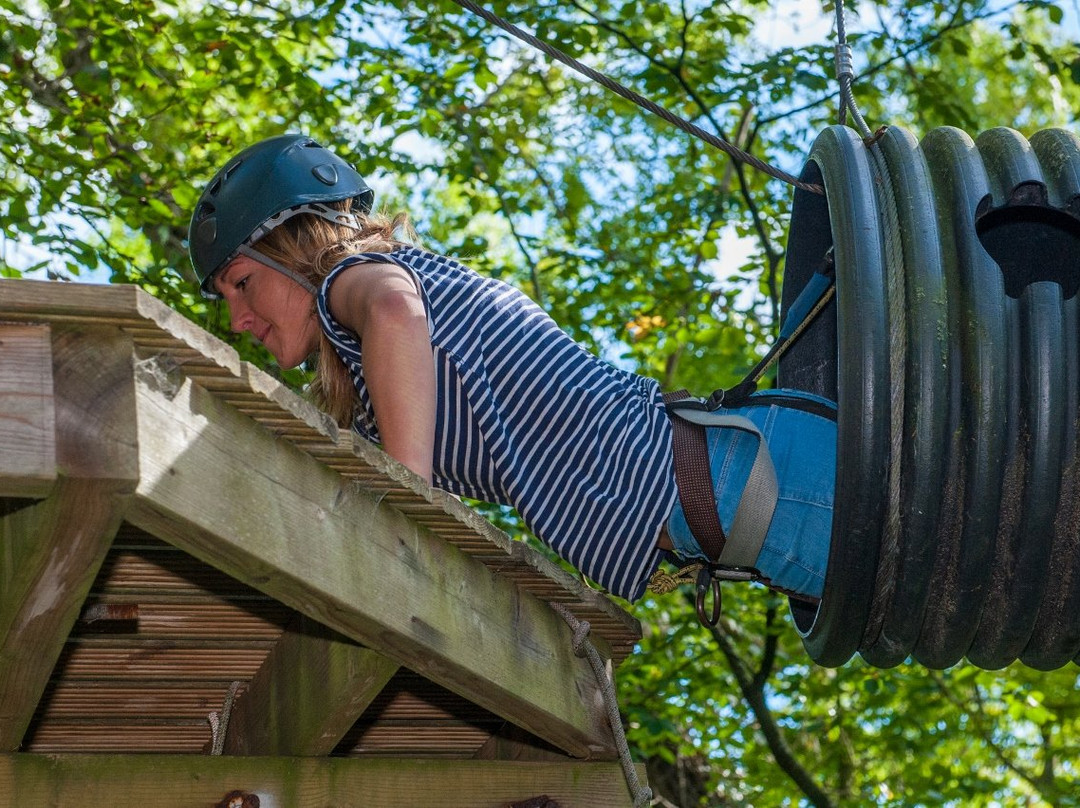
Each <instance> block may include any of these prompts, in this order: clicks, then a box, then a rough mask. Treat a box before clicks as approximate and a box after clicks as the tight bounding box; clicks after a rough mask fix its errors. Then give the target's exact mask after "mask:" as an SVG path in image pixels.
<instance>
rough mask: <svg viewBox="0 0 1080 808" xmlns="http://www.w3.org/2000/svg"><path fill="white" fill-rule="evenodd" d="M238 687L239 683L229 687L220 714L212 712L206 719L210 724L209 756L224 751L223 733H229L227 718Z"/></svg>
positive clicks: (215, 711) (230, 713) (229, 715)
mask: <svg viewBox="0 0 1080 808" xmlns="http://www.w3.org/2000/svg"><path fill="white" fill-rule="evenodd" d="M240 685H241V683H240V682H233V683H232V684H231V685H229V692H228V693H226V694H225V703H224V704H223V705H222V707H221V712H220V713H219V712H218V711H217V710H214V712H212V713H210V714H209V715H208V716H207V717H206V718H207V720H208V721H209V722H210V738H211V742H210V754H211V755H220V754H221V753H222V752H224V751H225V733H227V732H228V731H229V718H230V717H231V716H232V708H233V702H234V701H236V693H237V691H238V690H239V689H240Z"/></svg>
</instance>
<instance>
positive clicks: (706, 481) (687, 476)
mask: <svg viewBox="0 0 1080 808" xmlns="http://www.w3.org/2000/svg"><path fill="white" fill-rule="evenodd" d="M686 398H690V394H689V393H687V392H686V391H685V390H676V391H673V392H671V393H665V394H664V403H665V404H668V403H671V402H673V401H681V400H683V399H686ZM669 415H670V418H671V428H672V438H673V443H674V446H673V454H674V460H675V485H676V487H677V488H678V489H679V502H680V504H681V505H682V509H683V513H684V514H685V515H686V523H687V524H688V525H689V526H690V532H691V533H693V534H694V538H695V539H697V541H698V544H700V545H701V549H702V550H704V551H705V555H707V556H708V557H709V560H710V561H714V562H715V561H717V560H718V559H719V558H720V554H721V553H722V552H723V551H724V544H725V543H726V542H727V536H726V535H725V533H724V528H723V527H722V526H721V524H720V517H719V515H717V513H716V494H715V492H714V491H713V485H712V474H711V473H710V471H709V449H708V444H707V443H706V439H705V427H703V426H701V425H700V424H694V423H691V422H690V421H687V420H686V419H684V418H680V417H679V416H678V414H677V413H673V412H670V411H669Z"/></svg>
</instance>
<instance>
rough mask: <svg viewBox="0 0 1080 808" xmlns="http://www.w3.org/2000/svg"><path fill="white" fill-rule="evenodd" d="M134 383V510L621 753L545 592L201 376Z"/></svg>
mask: <svg viewBox="0 0 1080 808" xmlns="http://www.w3.org/2000/svg"><path fill="white" fill-rule="evenodd" d="M136 387H137V402H138V407H137V409H138V420H139V440H138V445H139V455H140V468H141V472H142V475H141V481H140V483H139V488H138V490H137V492H136V500H135V502H134V503H133V507H132V512H131V515H130V521H131V522H132V523H133V524H135V525H137V526H138V527H140V528H142V529H143V530H146V531H147V532H148V533H151V534H152V535H156V536H158V537H160V538H163V539H165V540H167V541H169V542H171V543H173V544H175V545H176V546H177V547H180V548H181V549H183V550H185V551H187V552H189V553H191V554H192V555H194V556H196V557H197V558H200V559H202V560H203V561H205V562H206V563H208V564H211V565H212V566H214V567H217V568H218V569H220V570H223V571H224V572H226V573H228V574H229V575H231V576H233V577H234V578H236V579H237V580H239V581H241V582H242V583H245V584H248V585H250V586H252V587H254V588H256V589H259V590H260V591H262V592H265V593H266V594H268V595H270V596H272V597H274V598H277V599H278V600H280V601H281V602H282V603H285V604H286V605H288V606H290V607H292V608H294V609H296V610H297V611H299V612H301V613H303V614H305V615H307V616H308V617H311V618H312V619H314V620H316V621H318V622H320V623H322V624H323V625H326V626H328V627H330V628H332V629H335V630H336V631H339V632H341V633H342V634H344V635H345V636H347V637H349V638H350V639H352V640H355V641H357V642H360V643H362V644H364V645H366V646H369V647H371V648H373V649H375V650H377V651H379V652H381V653H383V654H385V655H386V656H388V657H391V658H393V659H394V660H396V661H398V662H400V663H402V664H404V665H407V666H408V667H409V668H411V669H413V670H415V671H416V672H417V673H420V674H421V675H423V676H425V677H427V678H430V679H431V680H432V681H435V682H438V683H439V684H442V685H443V686H444V687H447V688H448V689H450V690H452V691H454V692H457V693H459V694H461V695H462V696H465V697H466V698H468V699H469V700H470V701H473V702H475V703H477V704H480V705H481V706H484V707H486V708H487V709H489V710H491V711H492V712H494V713H496V714H498V715H500V716H502V717H504V718H506V719H507V720H509V721H512V722H513V723H515V724H517V725H518V726H521V727H523V728H524V729H527V730H528V731H530V732H532V733H533V734H535V735H537V736H538V737H540V738H543V739H544V740H546V741H548V742H550V743H552V744H554V745H555V746H557V747H558V748H560V749H563V750H564V751H566V752H568V753H570V754H572V755H574V756H576V757H582V758H610V757H611V756H613V755H614V754H615V751H614V747H613V741H612V737H611V731H610V728H609V727H608V726H607V723H606V719H605V717H604V713H603V709H602V698H601V695H600V690H599V688H598V685H597V683H596V681H595V678H594V677H593V674H592V671H591V669H590V668H589V666H588V664H587V663H586V662H585V660H583V659H580V658H578V657H576V656H575V655H574V653H573V650H572V647H571V636H570V631H569V629H568V627H567V626H566V624H565V623H564V622H563V620H562V618H560V617H559V616H558V615H557V614H556V613H555V612H554V611H553V610H552V609H551V608H550V607H549V606H548V605H547V604H546V603H543V602H542V601H540V600H538V599H536V598H535V597H533V596H531V595H529V594H528V593H526V592H523V591H522V590H521V589H520V588H519V587H518V586H516V585H514V583H513V582H512V581H510V580H507V579H506V578H503V577H501V576H499V575H496V574H494V573H493V572H491V571H490V570H489V569H487V568H486V567H484V566H483V565H482V564H481V563H480V562H478V561H476V560H475V559H472V558H469V557H468V556H466V555H465V554H464V553H462V552H461V551H460V550H458V549H457V548H455V547H453V546H451V545H449V544H447V543H446V542H443V541H440V540H439V539H438V538H437V537H435V536H433V535H432V534H431V533H430V532H429V531H427V530H425V529H423V528H421V527H419V526H418V525H417V524H416V523H415V522H413V521H411V520H410V519H408V518H406V517H405V516H404V515H403V514H402V513H401V512H399V511H398V510H396V509H395V508H392V507H390V506H389V505H387V504H386V503H385V502H381V501H380V500H379V499H378V498H377V497H373V496H372V495H371V494H370V493H368V492H367V491H365V490H362V489H360V488H358V487H357V486H355V485H352V484H350V483H348V482H347V481H345V480H344V479H342V478H341V477H340V476H339V475H338V474H336V473H334V472H332V471H330V470H329V469H327V468H326V467H325V466H323V465H321V464H320V463H318V462H316V461H315V460H313V459H312V458H310V457H309V456H307V455H306V454H304V453H303V452H301V451H300V450H299V449H297V448H296V447H293V446H291V445H290V444H288V443H286V442H283V441H279V440H276V439H275V438H274V437H273V436H272V435H270V434H269V433H267V432H265V431H264V430H261V429H258V428H257V427H256V426H255V425H254V424H253V423H252V422H251V421H249V420H248V419H246V418H244V417H242V416H240V415H239V414H238V413H237V412H236V411H235V410H234V409H233V408H231V407H229V406H227V405H224V404H223V403H222V402H220V401H219V400H218V399H216V398H215V397H214V396H212V395H209V394H208V393H207V392H206V391H204V390H202V389H201V388H200V387H198V386H197V385H194V384H191V383H190V382H186V383H185V384H184V385H183V386H182V387H181V388H180V389H179V390H178V391H176V392H175V395H172V397H169V396H167V395H165V394H163V393H162V392H160V391H159V390H157V389H155V387H154V386H153V385H148V384H145V383H143V382H142V381H139V382H138V383H137V385H136Z"/></svg>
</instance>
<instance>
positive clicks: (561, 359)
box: [318, 248, 677, 600]
mask: <svg viewBox="0 0 1080 808" xmlns="http://www.w3.org/2000/svg"><path fill="white" fill-rule="evenodd" d="M362 262H377V263H389V264H396V265H398V266H400V267H402V268H404V269H405V270H407V271H408V272H409V273H410V274H412V275H413V277H414V278H415V279H416V281H417V285H418V287H419V289H420V292H421V296H422V297H423V300H424V307H425V310H426V311H427V319H428V329H429V332H430V335H431V344H432V348H433V351H434V357H435V374H436V396H437V401H436V417H435V454H434V459H433V480H434V484H435V485H436V486H438V487H439V488H443V489H446V490H448V491H451V492H453V493H456V494H460V495H462V496H467V497H472V498H474V499H481V500H485V501H488V502H495V503H499V504H504V505H512V506H514V507H515V508H517V510H518V513H520V514H521V516H522V518H523V519H524V520H525V523H526V524H527V525H528V527H529V529H530V530H531V531H533V533H534V534H535V535H537V536H538V537H540V539H542V540H543V541H544V542H546V543H547V544H549V545H550V546H551V547H552V548H553V549H554V550H555V552H557V553H558V554H559V555H560V556H562V557H563V558H565V559H566V560H567V561H569V562H570V563H571V564H573V565H574V566H575V567H577V568H578V569H579V570H581V571H582V572H583V573H585V575H587V576H589V577H590V578H592V579H593V580H595V581H597V582H598V583H600V584H601V585H602V586H604V587H606V588H607V589H608V590H609V591H611V592H613V593H615V594H617V595H620V596H622V597H624V598H627V599H629V600H636V599H637V598H639V597H641V595H642V594H644V590H645V586H646V584H647V583H648V578H649V575H650V574H651V573H652V571H653V570H654V569H655V568H656V566H657V564H658V562H659V560H660V551H659V550H658V549H657V547H656V539H657V536H658V535H659V532H660V528H661V526H662V525H663V524H664V522H665V521H666V520H667V518H668V516H669V515H670V513H671V511H672V508H673V507H674V505H675V501H676V497H677V494H676V489H675V477H674V471H673V466H672V460H671V424H670V422H669V420H668V417H667V414H666V412H665V410H664V405H663V402H662V400H661V396H660V389H659V385H658V384H657V383H656V382H655V381H654V380H652V379H647V378H644V377H642V376H636V375H634V374H632V373H627V372H625V371H621V370H618V369H617V368H614V367H612V366H611V365H609V364H607V363H606V362H603V361H601V360H600V359H598V358H597V357H595V356H593V355H592V354H591V353H589V352H588V351H586V350H585V349H584V348H583V347H581V346H580V345H578V344H577V343H576V342H574V340H572V339H571V338H570V337H569V336H568V335H567V334H566V333H565V332H564V331H562V329H560V328H559V327H558V326H557V325H556V324H555V322H554V320H552V319H551V318H550V317H549V316H548V315H547V314H546V313H545V312H544V311H543V310H542V309H541V308H540V307H539V306H537V305H536V304H535V303H533V302H532V300H530V299H529V298H528V297H526V296H525V295H524V294H522V293H521V292H520V291H518V290H517V289H515V288H513V287H512V286H509V285H507V284H505V283H503V282H501V281H497V280H493V279H490V278H485V277H483V276H481V275H479V274H477V273H476V272H474V271H472V270H471V269H469V268H467V267H465V266H462V265H461V264H459V263H457V262H455V261H453V260H452V259H449V258H446V257H444V256H438V255H434V254H432V253H428V252H425V251H423V250H419V249H414V248H407V249H401V250H397V251H395V252H393V253H389V254H380V253H364V254H362V255H356V256H353V257H351V258H348V259H346V260H345V261H343V262H342V263H341V264H339V265H338V266H337V267H335V268H334V270H333V271H332V272H331V273H330V275H329V276H327V278H326V279H325V280H324V281H323V284H322V288H321V289H320V290H319V295H318V311H319V319H320V323H321V326H322V329H323V331H324V333H326V335H327V337H328V338H329V339H330V341H331V343H332V344H333V345H334V348H335V349H336V350H337V352H338V355H339V356H340V357H341V359H342V360H343V361H344V362H345V365H346V366H347V367H348V369H349V371H350V372H351V374H352V377H353V381H354V382H355V384H356V389H357V391H358V393H359V397H360V402H361V407H360V410H359V413H358V415H357V417H356V422H355V424H354V428H355V429H356V430H357V431H358V432H359V433H360V434H361V435H363V436H365V437H367V438H368V439H370V440H372V441H375V442H376V443H378V442H380V440H379V429H378V424H377V421H376V414H375V412H374V410H373V409H372V407H371V399H370V396H369V394H368V389H367V385H366V384H365V382H364V372H363V364H362V360H361V346H360V342H359V339H358V338H357V335H356V334H355V333H353V332H351V331H349V330H348V329H346V328H344V327H343V326H342V325H341V324H340V323H338V322H337V321H336V320H335V319H334V317H333V315H331V314H330V310H329V306H328V304H327V296H328V293H329V289H330V285H331V284H332V283H333V282H334V279H335V278H337V277H338V276H339V275H340V273H341V272H342V270H344V269H345V268H346V267H349V266H352V265H355V264H357V263H362Z"/></svg>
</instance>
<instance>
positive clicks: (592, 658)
mask: <svg viewBox="0 0 1080 808" xmlns="http://www.w3.org/2000/svg"><path fill="white" fill-rule="evenodd" d="M551 608H552V609H554V610H555V611H556V612H558V614H559V616H560V617H562V619H563V620H565V621H566V623H567V625H568V626H570V630H571V631H572V632H573V635H574V639H573V648H574V653H575V654H576V655H577V656H579V657H585V658H586V659H588V660H589V665H590V666H591V667H592V670H593V674H594V675H595V676H596V681H597V683H598V684H599V685H600V691H601V693H603V696H604V708H605V710H606V711H607V718H608V723H610V724H611V734H612V735H614V736H615V747H616V748H617V749H618V750H619V762H620V763H621V764H622V769H623V774H624V775H625V776H626V785H627V786H629V788H630V794H631V796H632V797H633V798H634V808H644V806H647V805H649V804H650V803H651V802H652V796H653V794H652V790H651V789H650V788H649V787H648V786H643V785H641V781H640V780H638V776H637V769H635V768H634V761H633V759H632V758H631V757H630V746H629V745H628V744H627V743H626V733H625V732H624V731H623V726H622V716H620V715H619V702H618V699H617V697H616V695H615V683H614V681H613V680H612V679H611V677H609V676H608V675H607V669H606V668H605V666H604V660H603V659H602V658H601V657H600V652H599V651H597V650H596V648H595V646H593V644H592V643H591V642H589V630H590V628H591V627H590V626H589V621H587V620H579V619H578V618H577V617H575V616H574V614H573V613H572V612H571V611H570V610H569V609H567V608H566V606H564V605H563V604H561V603H554V602H552V603H551Z"/></svg>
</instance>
